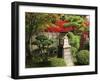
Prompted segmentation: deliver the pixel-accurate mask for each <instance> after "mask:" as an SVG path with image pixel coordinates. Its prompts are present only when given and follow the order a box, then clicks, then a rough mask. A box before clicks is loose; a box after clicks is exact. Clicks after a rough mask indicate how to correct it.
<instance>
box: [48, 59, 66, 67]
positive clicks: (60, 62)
mask: <svg viewBox="0 0 100 81" xmlns="http://www.w3.org/2000/svg"><path fill="white" fill-rule="evenodd" d="M49 60H50V64H51V66H52V67H57V66H66V63H65V61H64V59H62V58H56V57H55V58H50V59H49Z"/></svg>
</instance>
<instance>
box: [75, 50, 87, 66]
mask: <svg viewBox="0 0 100 81" xmlns="http://www.w3.org/2000/svg"><path fill="white" fill-rule="evenodd" d="M76 57H77V63H78V64H79V65H88V64H89V51H88V50H81V51H80V52H79V53H78V54H77V56H76Z"/></svg>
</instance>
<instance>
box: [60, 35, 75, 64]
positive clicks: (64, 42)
mask: <svg viewBox="0 0 100 81" xmlns="http://www.w3.org/2000/svg"><path fill="white" fill-rule="evenodd" d="M70 48H71V46H70V45H69V42H68V37H67V36H64V37H63V38H61V39H60V46H59V53H58V57H60V58H64V59H65V61H66V64H67V65H68V66H72V65H74V63H73V58H72V55H71V49H70Z"/></svg>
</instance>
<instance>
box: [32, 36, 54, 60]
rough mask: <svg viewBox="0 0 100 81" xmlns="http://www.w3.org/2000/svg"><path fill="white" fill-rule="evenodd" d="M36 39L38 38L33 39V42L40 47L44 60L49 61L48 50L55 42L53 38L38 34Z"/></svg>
mask: <svg viewBox="0 0 100 81" xmlns="http://www.w3.org/2000/svg"><path fill="white" fill-rule="evenodd" d="M35 39H36V40H35V41H33V43H32V44H34V45H37V47H38V48H39V50H40V54H41V55H42V59H43V61H48V54H49V52H48V50H49V48H50V45H52V44H53V40H51V39H49V38H48V37H46V36H45V35H38V36H37V37H36V38H35Z"/></svg>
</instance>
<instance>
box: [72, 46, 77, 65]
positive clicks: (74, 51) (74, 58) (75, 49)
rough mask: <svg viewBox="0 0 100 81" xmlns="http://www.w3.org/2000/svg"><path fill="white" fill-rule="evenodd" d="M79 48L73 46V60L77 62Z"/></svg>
mask: <svg viewBox="0 0 100 81" xmlns="http://www.w3.org/2000/svg"><path fill="white" fill-rule="evenodd" d="M77 50H78V49H77V48H75V47H71V54H72V56H73V61H74V63H76V62H77V59H76V56H77Z"/></svg>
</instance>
